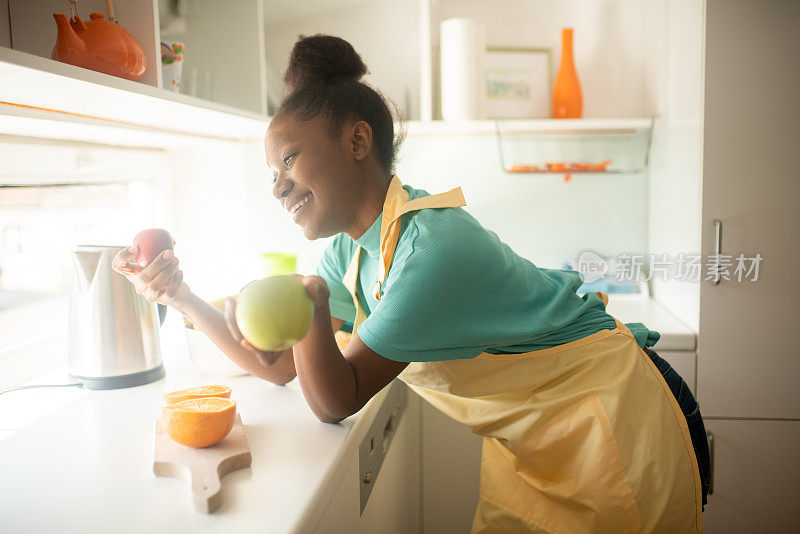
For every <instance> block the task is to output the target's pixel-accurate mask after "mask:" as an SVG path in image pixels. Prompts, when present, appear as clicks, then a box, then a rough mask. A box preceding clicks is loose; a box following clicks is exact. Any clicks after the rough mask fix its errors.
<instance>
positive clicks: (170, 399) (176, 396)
mask: <svg viewBox="0 0 800 534" xmlns="http://www.w3.org/2000/svg"><path fill="white" fill-rule="evenodd" d="M206 397H220V398H223V399H230V398H231V388H229V387H228V386H213V385H212V386H197V387H194V388H186V389H179V390H178V391H171V392H169V393H165V394H164V400H165V401H167V404H177V403H179V402H183V401H185V400H189V399H203V398H206Z"/></svg>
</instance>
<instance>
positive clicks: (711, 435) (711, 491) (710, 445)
mask: <svg viewBox="0 0 800 534" xmlns="http://www.w3.org/2000/svg"><path fill="white" fill-rule="evenodd" d="M706 438H707V439H708V456H709V460H710V461H709V464H710V468H711V469H710V471H711V472H710V473H709V475H711V476H710V477H709V483H708V494H709V495H713V494H714V433H713V432H711V431H710V430H707V431H706Z"/></svg>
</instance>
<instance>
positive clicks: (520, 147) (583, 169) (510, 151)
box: [495, 118, 655, 180]
mask: <svg viewBox="0 0 800 534" xmlns="http://www.w3.org/2000/svg"><path fill="white" fill-rule="evenodd" d="M654 124H655V119H654V118H647V119H563V120H562V119H550V120H541V121H533V120H518V121H514V120H500V119H497V120H495V132H496V136H497V150H498V154H499V158H500V166H501V168H502V169H503V171H504V172H505V173H508V174H563V175H564V178H565V180H569V178H570V177H571V176H572V175H573V174H636V173H641V172H645V171H646V170H647V167H648V163H649V159H650V144H651V141H652V133H653V126H654Z"/></svg>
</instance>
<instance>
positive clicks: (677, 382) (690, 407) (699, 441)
mask: <svg viewBox="0 0 800 534" xmlns="http://www.w3.org/2000/svg"><path fill="white" fill-rule="evenodd" d="M644 351H645V352H646V353H647V355H648V356H650V359H651V360H652V361H653V363H654V364H655V365H656V367H658V370H659V371H661V374H662V375H663V376H664V380H665V381H666V382H667V385H668V386H669V389H670V390H671V391H672V395H673V396H674V397H675V400H677V401H678V405H679V406H680V407H681V411H682V412H683V416H684V417H685V418H686V425H687V426H688V427H689V435H690V436H691V437H692V446H693V447H694V454H695V456H697V466H698V468H699V469H700V483H701V485H702V488H703V509H705V505H706V502H707V498H708V488H709V485H710V484H711V459H710V455H709V452H708V438H707V437H706V427H705V425H704V424H703V417H702V416H701V415H700V405H699V404H697V401H696V400H695V399H694V395H692V391H691V390H690V389H689V386H687V385H686V382H684V381H683V378H681V375H679V374H678V373H677V372H676V371H675V369H673V368H672V366H670V364H669V363H667V362H666V360H664V358H662V357H661V356H659V355H658V354H656V352H655V351H654V350H653V349H651V348H649V347H645V349H644Z"/></svg>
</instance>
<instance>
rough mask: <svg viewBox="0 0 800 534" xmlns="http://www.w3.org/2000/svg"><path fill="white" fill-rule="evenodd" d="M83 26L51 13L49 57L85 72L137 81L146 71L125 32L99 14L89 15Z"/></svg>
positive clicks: (75, 19) (76, 18)
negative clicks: (55, 30)
mask: <svg viewBox="0 0 800 534" xmlns="http://www.w3.org/2000/svg"><path fill="white" fill-rule="evenodd" d="M89 17H90V18H91V20H90V21H89V22H83V21H82V20H81V18H80V17H79V16H77V15H75V16H74V17H73V18H72V20H70V19H68V18H67V16H66V15H64V14H63V13H53V18H54V19H56V25H57V26H58V37H57V38H56V44H55V46H54V47H53V53H52V55H51V57H52V58H53V59H55V60H56V61H61V62H64V63H69V64H70V65H76V66H78V67H83V68H85V69H91V70H95V71H97V72H103V73H105V74H110V75H112V76H119V77H120V78H125V79H128V80H134V81H135V80H138V79H139V78H140V77H141V76H142V74H144V70H145V68H146V67H147V62H146V60H145V56H144V51H143V50H142V47H141V46H139V43H137V42H136V39H134V38H133V36H132V35H131V34H130V33H128V30H126V29H125V28H123V27H122V26H120V25H118V24H114V23H113V22H108V21H107V20H105V17H104V16H103V15H102V14H101V13H92V14H90V15H89Z"/></svg>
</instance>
